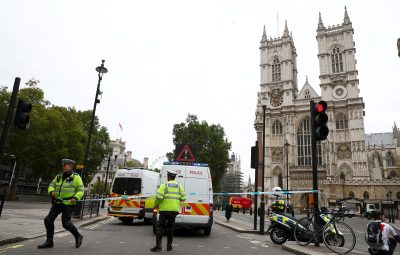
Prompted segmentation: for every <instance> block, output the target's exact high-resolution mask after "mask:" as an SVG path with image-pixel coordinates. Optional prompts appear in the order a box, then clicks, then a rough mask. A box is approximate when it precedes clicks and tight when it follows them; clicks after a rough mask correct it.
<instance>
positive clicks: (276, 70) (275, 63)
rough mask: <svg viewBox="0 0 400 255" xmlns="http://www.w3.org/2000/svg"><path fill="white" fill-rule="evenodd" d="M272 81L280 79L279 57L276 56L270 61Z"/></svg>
mask: <svg viewBox="0 0 400 255" xmlns="http://www.w3.org/2000/svg"><path fill="white" fill-rule="evenodd" d="M272 81H273V82H278V81H281V64H280V63H279V59H277V58H275V59H274V61H273V63H272Z"/></svg>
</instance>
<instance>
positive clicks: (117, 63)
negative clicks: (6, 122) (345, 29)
mask: <svg viewBox="0 0 400 255" xmlns="http://www.w3.org/2000/svg"><path fill="white" fill-rule="evenodd" d="M345 5H346V6H347V10H348V13H349V16H350V19H351V21H352V23H353V28H354V40H355V43H356V50H357V52H356V59H357V68H358V71H359V75H358V78H359V80H360V92H361V93H360V95H361V96H362V97H363V98H364V102H365V111H366V116H365V130H366V132H367V133H372V132H390V131H391V130H392V126H393V123H394V121H397V124H398V125H399V126H400V113H399V107H398V105H397V103H398V101H399V99H400V93H399V92H400V89H399V86H400V82H399V81H400V77H399V73H400V58H399V57H398V56H397V47H396V40H397V38H398V37H400V32H399V27H400V15H399V10H400V1H398V0H391V1H386V0H385V1H379V2H378V1H365V0H353V1H343V0H335V1H332V0H330V1H321V0H318V1H267V0H263V1H255V0H252V1H235V0H226V1H218V0H213V1H205V0H202V1H190V0H185V1H184V0H182V1H174V0H168V1H165V0H160V1H136V0H129V1H103V0H95V1H87V0H85V1H75V0H68V1H54V0H35V1H32V0H25V1H22V0H13V1H3V3H2V4H1V8H0V34H1V38H0V85H6V86H9V87H10V90H11V88H12V85H13V82H14V79H15V77H21V78H22V81H23V82H25V81H27V80H29V79H30V78H32V77H34V78H35V79H39V80H40V81H41V82H40V86H39V87H40V88H42V89H43V90H44V92H45V97H46V99H48V100H50V102H51V103H52V104H55V105H59V106H66V107H68V106H71V107H76V108H77V109H78V110H91V109H92V108H93V103H94V97H95V92H96V86H97V73H96V72H95V68H96V67H97V66H99V65H100V64H101V60H102V59H105V60H106V61H105V66H106V67H107V68H108V70H109V72H108V73H107V74H105V75H104V77H103V81H102V83H101V91H102V92H103V94H102V96H101V98H100V99H101V103H100V104H99V105H97V111H96V114H97V115H98V116H99V118H100V122H101V125H103V126H106V127H107V128H108V130H109V133H110V136H111V139H115V138H117V137H118V138H120V137H121V138H122V139H123V140H124V141H126V145H127V150H131V151H132V152H133V157H134V158H136V159H139V160H140V161H143V158H144V157H149V161H150V164H151V163H153V162H154V161H155V160H156V159H157V158H159V157H160V156H163V155H165V153H166V152H168V151H171V150H172V149H173V148H174V145H173V143H172V128H173V125H174V124H175V123H180V122H183V121H185V119H186V116H187V114H188V113H191V114H195V115H197V116H198V118H199V120H205V121H207V122H208V123H209V124H220V125H221V126H222V127H223V128H224V129H225V133H226V136H227V138H228V140H229V141H231V142H232V152H234V153H237V154H238V155H239V156H240V158H241V160H242V164H241V167H242V171H243V172H244V177H245V180H246V181H247V179H248V176H249V175H250V174H251V175H252V176H254V174H253V171H252V170H250V147H251V146H253V145H254V141H255V140H256V133H255V130H254V127H253V124H254V118H255V106H256V103H257V102H256V99H257V92H258V91H259V89H260V87H259V84H260V70H259V63H260V59H259V46H260V44H259V43H260V40H261V35H262V29H263V26H264V25H265V27H266V32H267V35H268V37H270V36H272V37H277V36H278V35H279V36H281V35H282V34H283V29H284V22H285V19H286V20H287V23H288V28H289V31H291V32H292V33H293V38H294V43H295V46H296V49H297V54H298V58H297V62H298V83H299V89H301V87H302V86H303V84H304V83H305V77H306V76H308V79H309V83H310V84H311V85H312V86H313V87H314V89H315V90H316V91H317V92H318V93H320V88H319V78H318V76H319V63H318V58H317V41H316V39H315V36H316V28H317V24H318V13H319V12H321V14H322V20H323V22H324V25H325V26H331V25H334V24H341V23H342V22H343V16H344V6H345ZM21 87H23V86H21ZM118 123H121V125H122V127H123V130H122V132H121V131H120V130H119V125H118ZM32 125H35V123H32ZM252 179H253V178H252Z"/></svg>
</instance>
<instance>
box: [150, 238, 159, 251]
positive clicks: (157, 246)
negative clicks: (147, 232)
mask: <svg viewBox="0 0 400 255" xmlns="http://www.w3.org/2000/svg"><path fill="white" fill-rule="evenodd" d="M156 243H157V244H156V246H154V247H153V248H151V249H150V251H154V252H157V251H161V250H162V248H161V240H159V238H158V237H157V240H156Z"/></svg>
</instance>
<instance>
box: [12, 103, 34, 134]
mask: <svg viewBox="0 0 400 255" xmlns="http://www.w3.org/2000/svg"><path fill="white" fill-rule="evenodd" d="M31 111H32V104H30V103H27V102H25V101H24V100H22V99H18V104H17V110H16V112H15V116H14V125H15V126H17V127H18V128H20V129H22V130H27V129H29V126H30V124H31V119H30V117H29V114H28V113H30V112H31Z"/></svg>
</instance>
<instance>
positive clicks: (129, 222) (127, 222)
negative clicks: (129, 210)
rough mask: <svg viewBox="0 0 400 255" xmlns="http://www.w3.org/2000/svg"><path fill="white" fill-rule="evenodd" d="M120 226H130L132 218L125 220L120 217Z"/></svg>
mask: <svg viewBox="0 0 400 255" xmlns="http://www.w3.org/2000/svg"><path fill="white" fill-rule="evenodd" d="M121 221H122V224H125V225H128V224H131V223H132V221H133V218H126V217H122V218H121Z"/></svg>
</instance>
